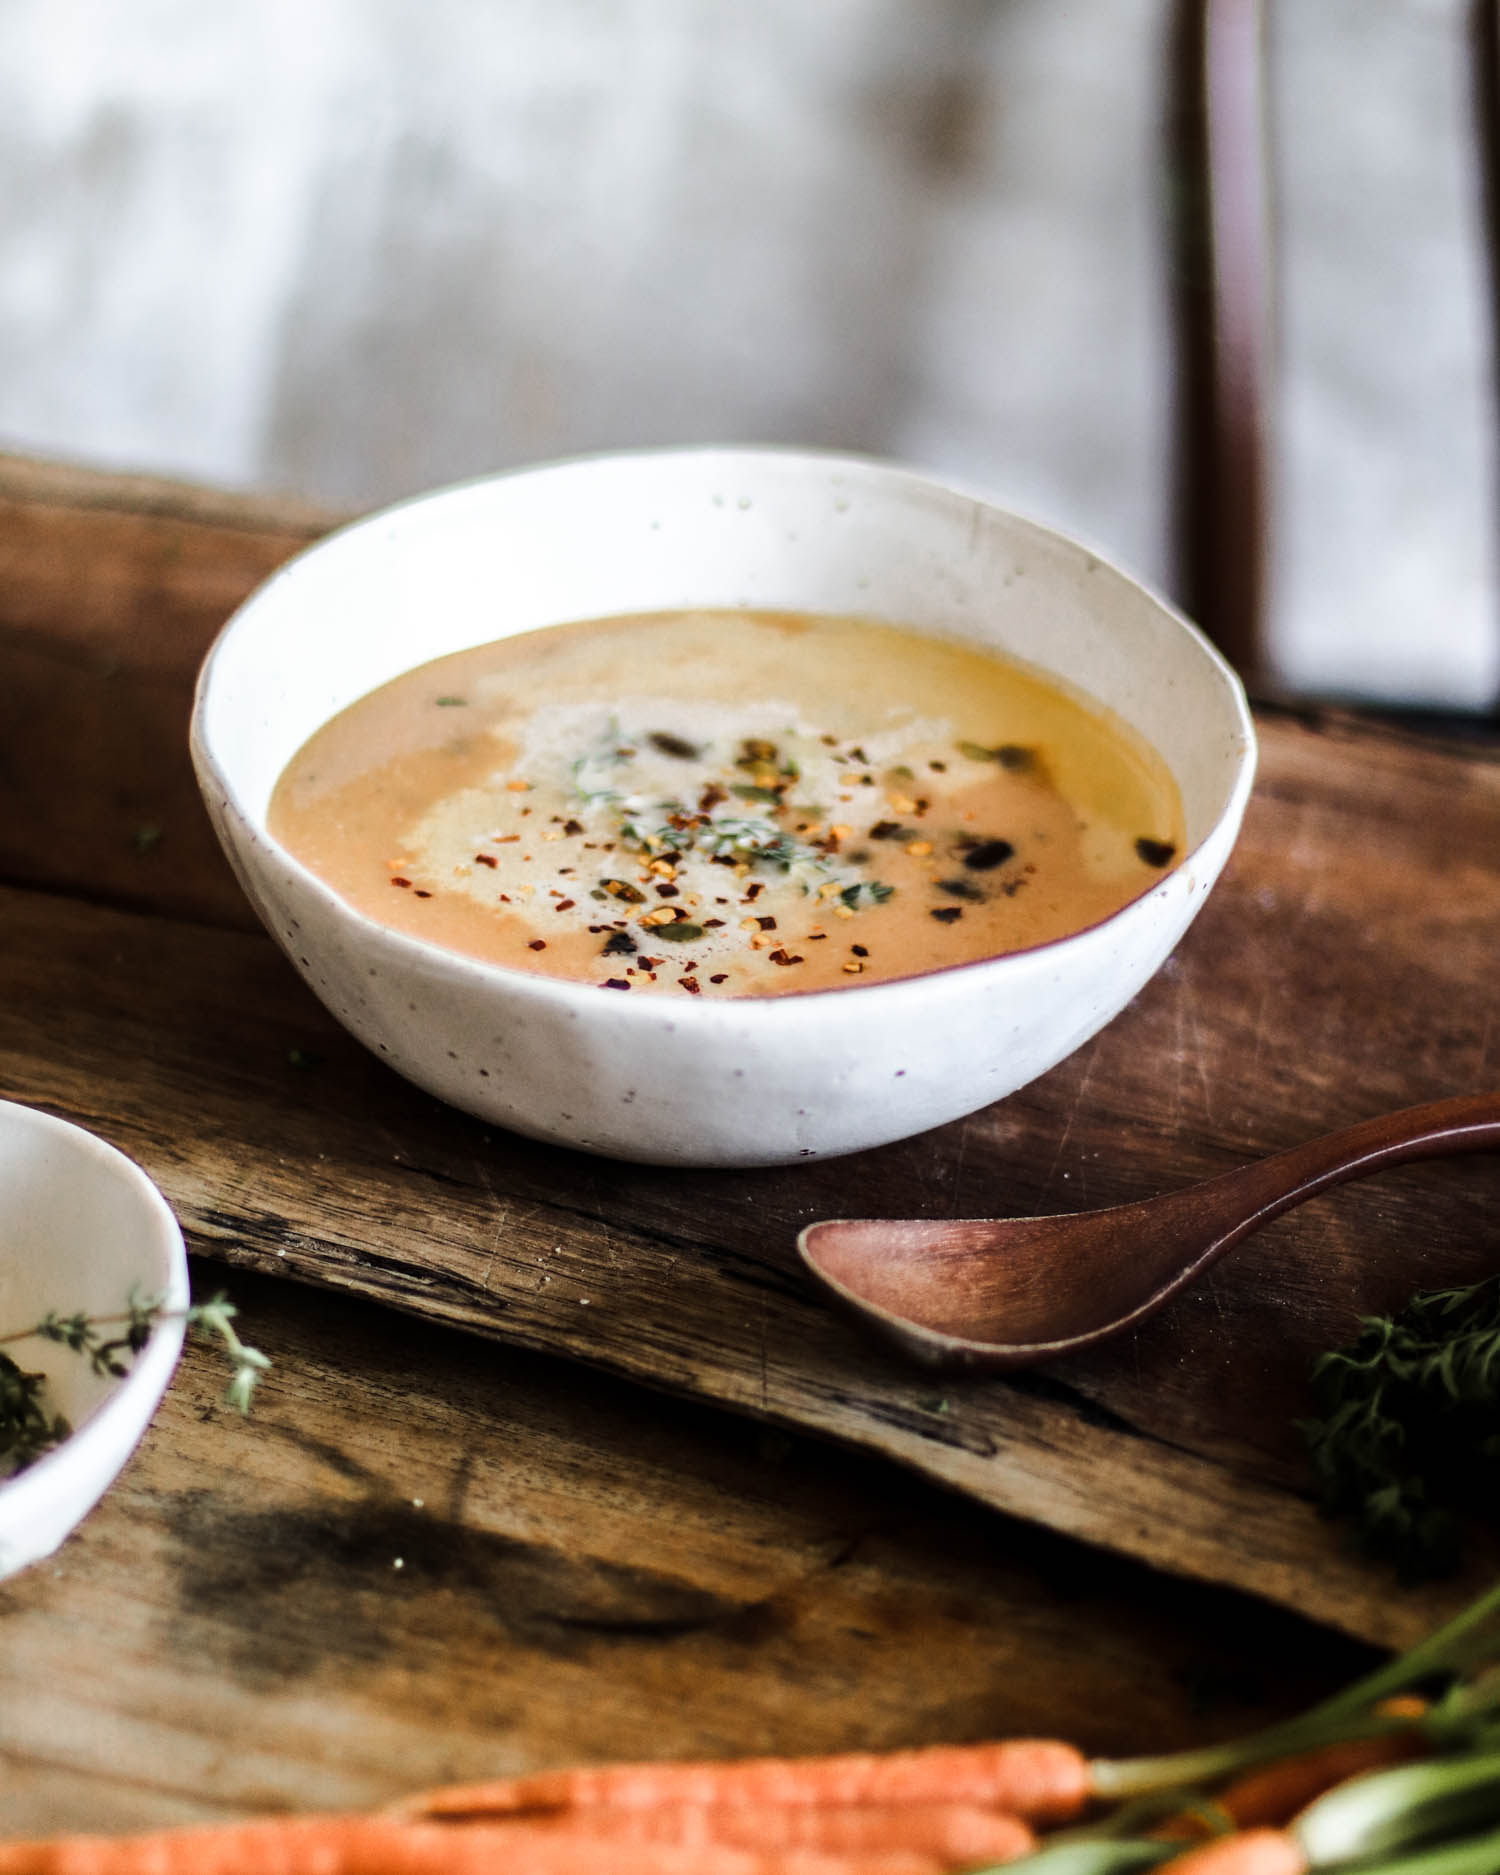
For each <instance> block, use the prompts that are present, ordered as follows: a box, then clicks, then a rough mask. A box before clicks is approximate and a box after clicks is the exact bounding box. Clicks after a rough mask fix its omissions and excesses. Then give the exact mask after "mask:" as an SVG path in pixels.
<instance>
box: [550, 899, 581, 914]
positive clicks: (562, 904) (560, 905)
mask: <svg viewBox="0 0 1500 1875" xmlns="http://www.w3.org/2000/svg"><path fill="white" fill-rule="evenodd" d="M577 903H578V900H577V899H576V898H560V899H559V900H558V901H557V903H556V904H555V905H554V906H553V907H552V909H553V910H554V911H571V910H572V909H573V907H574V906H575V905H576V904H577Z"/></svg>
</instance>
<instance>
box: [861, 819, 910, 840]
mask: <svg viewBox="0 0 1500 1875" xmlns="http://www.w3.org/2000/svg"><path fill="white" fill-rule="evenodd" d="M905 832H906V829H905V828H904V827H903V826H902V825H901V822H900V821H899V820H877V821H876V823H875V825H874V826H873V827H871V829H870V838H871V839H872V840H899V839H900V838H901V836H902V835H903V834H904V833H905Z"/></svg>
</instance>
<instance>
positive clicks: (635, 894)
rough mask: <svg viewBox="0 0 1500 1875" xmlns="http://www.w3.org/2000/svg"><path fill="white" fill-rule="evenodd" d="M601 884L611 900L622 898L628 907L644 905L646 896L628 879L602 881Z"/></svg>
mask: <svg viewBox="0 0 1500 1875" xmlns="http://www.w3.org/2000/svg"><path fill="white" fill-rule="evenodd" d="M599 883H600V884H601V885H602V886H603V887H604V889H605V891H606V892H608V893H609V895H610V897H611V898H622V899H624V901H625V903H626V904H627V905H644V904H645V902H646V894H645V893H644V892H643V891H641V889H640V887H639V886H634V885H632V884H631V883H630V881H629V880H628V879H601V880H600V881H599Z"/></svg>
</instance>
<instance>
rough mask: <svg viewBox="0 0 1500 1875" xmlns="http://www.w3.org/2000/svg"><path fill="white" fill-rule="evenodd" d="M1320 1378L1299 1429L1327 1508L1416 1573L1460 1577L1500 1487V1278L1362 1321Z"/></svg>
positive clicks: (1323, 1363)
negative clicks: (1477, 1525) (1466, 1529)
mask: <svg viewBox="0 0 1500 1875" xmlns="http://www.w3.org/2000/svg"><path fill="white" fill-rule="evenodd" d="M1312 1386H1313V1393H1314V1396H1315V1399H1316V1401H1317V1406H1318V1411H1319V1416H1318V1417H1316V1418H1313V1419H1308V1420H1305V1421H1303V1422H1302V1427H1301V1430H1302V1433H1303V1436H1304V1438H1305V1439H1306V1441H1307V1450H1308V1456H1309V1458H1310V1460H1311V1462H1312V1468H1313V1472H1314V1475H1315V1476H1316V1478H1317V1480H1318V1484H1319V1487H1320V1490H1321V1494H1322V1498H1323V1502H1324V1504H1325V1506H1326V1507H1327V1509H1328V1510H1329V1511H1330V1512H1332V1513H1333V1514H1335V1515H1343V1516H1349V1517H1352V1518H1353V1520H1354V1525H1355V1529H1356V1531H1357V1533H1358V1535H1359V1539H1360V1541H1361V1543H1362V1545H1363V1546H1364V1547H1365V1548H1366V1549H1367V1550H1368V1551H1369V1552H1370V1553H1371V1554H1372V1555H1377V1556H1382V1557H1386V1558H1388V1559H1389V1560H1390V1561H1392V1562H1393V1563H1395V1564H1396V1566H1397V1567H1398V1569H1399V1570H1400V1571H1401V1573H1402V1574H1403V1575H1404V1576H1406V1577H1407V1578H1408V1579H1420V1578H1423V1577H1432V1576H1440V1575H1446V1574H1449V1573H1451V1572H1452V1571H1453V1570H1454V1569H1455V1568H1456V1567H1457V1566H1458V1563H1459V1561H1460V1558H1461V1551H1462V1537H1463V1519H1464V1517H1465V1516H1467V1515H1482V1514H1484V1513H1486V1512H1490V1513H1491V1514H1493V1505H1494V1503H1495V1501H1496V1497H1495V1487H1496V1485H1497V1483H1500V1277H1491V1278H1489V1279H1488V1280H1487V1281H1485V1282H1482V1283H1477V1284H1475V1285H1474V1287H1473V1288H1470V1289H1441V1290H1429V1291H1426V1292H1424V1293H1422V1294H1419V1295H1416V1296H1413V1298H1412V1299H1411V1301H1410V1302H1409V1303H1408V1304H1407V1305H1406V1307H1405V1308H1404V1309H1401V1310H1399V1311H1398V1312H1397V1313H1396V1314H1394V1315H1372V1316H1366V1317H1364V1318H1363V1319H1362V1321H1361V1323H1360V1332H1359V1335H1358V1337H1357V1339H1356V1340H1355V1341H1353V1342H1352V1343H1351V1344H1350V1345H1349V1346H1347V1347H1343V1348H1335V1349H1333V1350H1331V1351H1330V1352H1329V1353H1327V1354H1324V1355H1322V1356H1321V1357H1320V1358H1319V1360H1318V1361H1317V1363H1316V1364H1315V1366H1314V1368H1313V1371H1312Z"/></svg>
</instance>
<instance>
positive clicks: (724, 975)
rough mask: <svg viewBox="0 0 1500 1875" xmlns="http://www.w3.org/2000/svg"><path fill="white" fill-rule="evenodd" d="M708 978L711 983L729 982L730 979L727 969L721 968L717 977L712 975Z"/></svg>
mask: <svg viewBox="0 0 1500 1875" xmlns="http://www.w3.org/2000/svg"><path fill="white" fill-rule="evenodd" d="M708 980H709V982H710V983H727V982H728V981H729V974H728V972H727V971H724V970H721V971H720V972H719V974H718V975H717V976H716V977H710V978H709V979H708Z"/></svg>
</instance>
